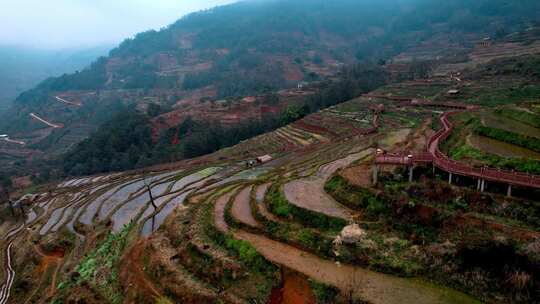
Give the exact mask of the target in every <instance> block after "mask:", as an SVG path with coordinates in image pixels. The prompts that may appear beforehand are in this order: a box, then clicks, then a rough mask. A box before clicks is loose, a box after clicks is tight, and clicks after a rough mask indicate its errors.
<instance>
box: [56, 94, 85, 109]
mask: <svg viewBox="0 0 540 304" xmlns="http://www.w3.org/2000/svg"><path fill="white" fill-rule="evenodd" d="M54 98H55V99H56V100H58V101H60V102H62V103H65V104H68V105H71V106H78V107H80V106H82V105H81V104H80V103H78V102H71V101H67V100H65V99H63V98H61V97H58V96H55V97H54Z"/></svg>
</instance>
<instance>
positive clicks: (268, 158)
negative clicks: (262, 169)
mask: <svg viewBox="0 0 540 304" xmlns="http://www.w3.org/2000/svg"><path fill="white" fill-rule="evenodd" d="M272 159H273V158H272V156H270V155H263V156H259V157H257V162H258V163H259V164H264V163H267V162H269V161H271V160H272Z"/></svg>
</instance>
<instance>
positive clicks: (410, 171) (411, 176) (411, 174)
mask: <svg viewBox="0 0 540 304" xmlns="http://www.w3.org/2000/svg"><path fill="white" fill-rule="evenodd" d="M413 171H414V167H413V166H410V167H409V183H412V181H413Z"/></svg>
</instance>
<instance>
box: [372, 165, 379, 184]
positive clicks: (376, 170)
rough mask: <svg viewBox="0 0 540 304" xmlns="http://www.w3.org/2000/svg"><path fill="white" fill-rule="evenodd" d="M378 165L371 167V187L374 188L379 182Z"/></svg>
mask: <svg viewBox="0 0 540 304" xmlns="http://www.w3.org/2000/svg"><path fill="white" fill-rule="evenodd" d="M378 179H379V165H375V166H373V186H376V185H377V183H378V182H379V180H378Z"/></svg>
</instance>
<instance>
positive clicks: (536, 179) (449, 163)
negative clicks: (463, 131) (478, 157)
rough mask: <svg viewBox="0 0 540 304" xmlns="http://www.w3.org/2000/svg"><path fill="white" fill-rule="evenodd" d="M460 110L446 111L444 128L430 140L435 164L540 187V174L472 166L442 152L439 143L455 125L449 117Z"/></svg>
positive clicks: (447, 168) (460, 172)
mask: <svg viewBox="0 0 540 304" xmlns="http://www.w3.org/2000/svg"><path fill="white" fill-rule="evenodd" d="M459 112H460V111H452V112H447V113H444V114H443V115H442V116H441V118H440V119H441V123H442V124H443V129H442V130H440V131H439V132H437V133H435V134H434V135H433V136H432V137H431V139H430V140H429V151H430V152H431V153H432V155H433V162H434V164H435V166H437V167H439V168H441V169H443V170H445V171H448V172H452V173H456V174H461V175H466V176H473V177H477V178H482V179H485V180H490V181H495V182H503V183H508V184H513V185H520V186H527V187H534V188H540V176H538V175H532V174H527V173H521V172H515V171H508V170H500V169H494V168H487V167H482V168H477V167H472V166H469V165H466V164H464V163H460V162H457V161H454V160H452V159H450V158H449V157H448V156H447V155H445V154H444V153H442V152H441V150H440V148H439V144H440V142H441V141H443V140H446V139H447V138H448V136H450V134H451V133H452V130H453V127H454V126H453V125H452V123H450V121H449V120H448V117H449V116H451V115H454V114H457V113H459Z"/></svg>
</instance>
